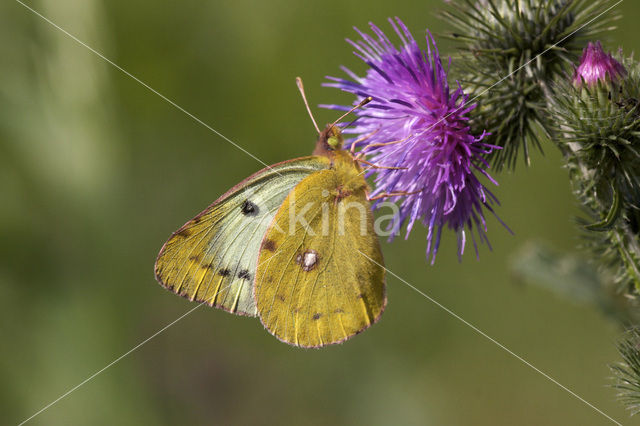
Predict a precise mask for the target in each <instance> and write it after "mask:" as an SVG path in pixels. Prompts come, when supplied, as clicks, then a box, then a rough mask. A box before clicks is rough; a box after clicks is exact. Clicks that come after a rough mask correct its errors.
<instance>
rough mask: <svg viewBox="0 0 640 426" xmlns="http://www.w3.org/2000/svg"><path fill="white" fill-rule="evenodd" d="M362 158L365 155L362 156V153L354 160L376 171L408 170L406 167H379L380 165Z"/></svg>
mask: <svg viewBox="0 0 640 426" xmlns="http://www.w3.org/2000/svg"><path fill="white" fill-rule="evenodd" d="M362 156H363V154H362V153H360V154H359V155H358V156H357V157H355V158H354V160H356V161H357V162H359V163H362V164H366V165H368V166H369V167H371V168H374V169H388V170H407V168H406V167H387V166H379V165H377V164H373V163H371V162H369V161H367V160H365V159H363V158H362Z"/></svg>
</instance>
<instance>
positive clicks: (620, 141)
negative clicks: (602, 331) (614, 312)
mask: <svg viewBox="0 0 640 426" xmlns="http://www.w3.org/2000/svg"><path fill="white" fill-rule="evenodd" d="M620 61H621V62H623V63H624V67H625V68H626V70H627V76H626V77H625V78H619V79H616V80H614V81H611V80H610V79H607V80H605V81H597V82H596V83H595V84H591V85H588V84H580V83H578V84H576V83H575V82H573V83H572V81H571V80H572V79H571V78H570V77H569V76H567V75H565V76H563V77H562V78H560V79H558V81H557V82H556V83H554V84H552V85H551V86H550V90H549V98H548V114H549V115H548V117H547V122H548V123H550V124H549V126H548V128H549V130H550V132H551V134H552V138H553V140H554V141H555V142H556V145H557V146H558V147H559V148H560V150H561V151H562V153H563V154H564V157H565V160H566V164H567V168H568V170H569V177H570V179H571V182H572V185H573V188H574V191H575V193H576V196H577V198H578V200H579V201H580V202H581V204H582V205H583V207H584V209H585V211H586V212H587V214H588V216H589V218H590V219H591V220H592V222H594V223H591V224H585V228H586V234H585V236H586V237H587V246H588V247H589V248H590V249H591V250H592V252H593V253H594V255H595V258H596V259H597V262H598V264H599V265H600V266H601V268H602V269H603V271H604V272H605V273H606V274H607V275H608V276H610V277H611V278H612V279H613V280H614V281H615V282H616V283H618V285H619V286H620V287H619V288H620V290H621V291H625V292H628V293H629V294H634V295H636V296H637V294H638V292H639V290H640V102H639V101H638V99H640V64H638V63H637V62H635V61H634V60H633V59H632V58H629V59H626V60H622V59H621V58H620Z"/></svg>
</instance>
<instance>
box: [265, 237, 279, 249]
mask: <svg viewBox="0 0 640 426" xmlns="http://www.w3.org/2000/svg"><path fill="white" fill-rule="evenodd" d="M262 248H263V249H265V250H269V251H276V243H275V242H274V241H273V240H270V239H268V238H265V240H264V241H263V242H262Z"/></svg>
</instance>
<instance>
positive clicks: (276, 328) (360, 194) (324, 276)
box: [254, 169, 386, 347]
mask: <svg viewBox="0 0 640 426" xmlns="http://www.w3.org/2000/svg"><path fill="white" fill-rule="evenodd" d="M355 180H356V181H357V184H356V185H353V184H345V182H344V176H341V175H340V173H338V172H337V171H335V170H333V169H332V170H323V171H319V172H315V173H313V174H312V175H310V176H309V177H307V178H305V179H304V180H302V181H301V182H300V183H299V184H298V185H297V186H296V187H295V189H294V190H293V191H291V193H290V194H289V196H288V197H287V199H286V200H285V201H284V203H283V204H282V206H281V207H280V210H279V211H278V213H277V214H276V217H275V219H274V222H273V223H272V225H271V227H270V228H269V231H267V234H266V235H265V240H264V242H263V246H264V247H267V248H268V250H263V251H262V252H261V253H260V256H259V258H258V268H257V270H256V280H255V287H254V292H255V299H256V303H257V307H258V313H259V315H260V320H261V321H262V323H263V325H264V326H265V327H266V328H267V330H269V332H270V333H272V334H273V335H274V336H276V337H277V338H278V339H280V340H282V341H284V342H286V343H289V344H292V345H296V346H302V347H320V346H324V345H328V344H333V343H340V342H342V341H344V340H346V339H348V338H350V337H352V336H354V335H356V334H358V333H360V332H361V331H363V330H365V329H366V328H368V327H369V326H371V325H372V324H373V323H375V322H376V321H377V320H378V319H379V317H380V315H381V314H382V311H383V310H384V307H385V305H386V295H385V281H384V268H383V267H381V266H380V265H382V263H383V260H382V253H381V251H380V244H379V241H378V237H377V236H376V234H375V233H374V230H373V216H372V213H371V209H370V205H369V202H368V200H367V197H366V183H365V181H364V178H362V177H361V176H359V177H358V179H355ZM309 206H310V207H309ZM292 218H293V220H292ZM298 219H300V220H298ZM367 257H369V258H370V259H373V260H375V262H377V264H376V263H373V262H371V261H370V260H369V259H367Z"/></svg>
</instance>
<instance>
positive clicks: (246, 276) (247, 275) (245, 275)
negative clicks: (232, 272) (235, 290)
mask: <svg viewBox="0 0 640 426" xmlns="http://www.w3.org/2000/svg"><path fill="white" fill-rule="evenodd" d="M238 278H241V279H243V280H250V279H251V274H250V273H249V271H248V270H247V269H243V270H242V271H240V272H238Z"/></svg>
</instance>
